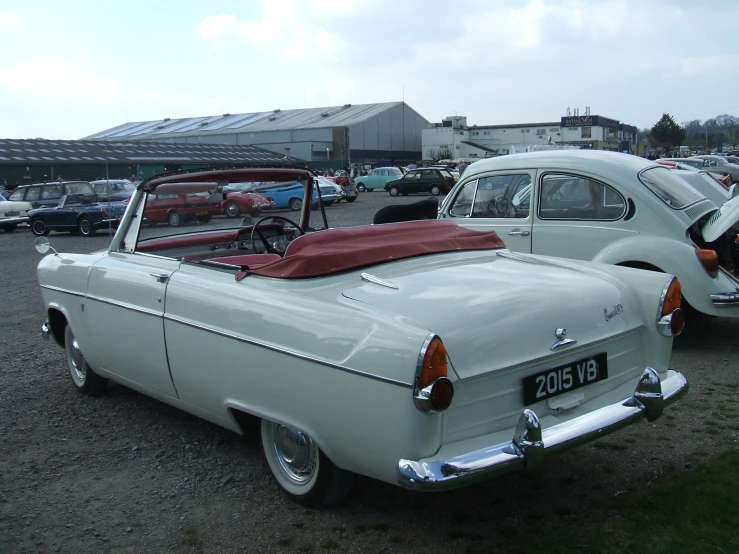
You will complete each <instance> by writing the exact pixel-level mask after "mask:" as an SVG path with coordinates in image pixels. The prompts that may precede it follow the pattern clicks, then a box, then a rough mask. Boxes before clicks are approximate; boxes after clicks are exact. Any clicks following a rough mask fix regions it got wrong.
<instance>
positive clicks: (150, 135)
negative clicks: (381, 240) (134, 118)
mask: <svg viewBox="0 0 739 554" xmlns="http://www.w3.org/2000/svg"><path fill="white" fill-rule="evenodd" d="M428 125H429V122H428V120H427V119H426V118H424V117H423V116H421V115H420V114H419V113H418V112H416V111H415V110H414V109H413V108H411V107H410V106H408V105H407V104H406V103H405V102H384V103H378V104H359V105H352V104H344V105H343V106H333V107H329V108H304V109H295V110H271V111H268V112H254V113H242V114H230V113H225V114H223V115H215V116H207V117H187V118H180V119H170V118H164V119H159V120H156V121H143V122H136V123H124V124H122V125H118V126H117V127H113V128H112V129H108V130H105V131H101V132H99V133H95V134H94V135H91V136H89V137H87V139H86V140H94V141H117V142H122V141H125V142H139V143H146V142H158V143H179V144H221V145H232V146H237V145H238V146H243V145H252V146H259V147H261V148H264V149H266V150H271V151H272V152H276V153H277V154H282V155H286V156H292V157H294V158H299V159H301V160H305V161H307V162H309V163H310V164H311V167H333V168H338V167H347V166H348V165H349V163H367V164H380V163H384V164H392V165H398V164H401V163H404V164H407V163H410V162H413V161H417V160H419V159H421V131H422V130H423V129H424V128H426V127H427V126H428Z"/></svg>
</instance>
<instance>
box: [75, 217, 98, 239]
mask: <svg viewBox="0 0 739 554" xmlns="http://www.w3.org/2000/svg"><path fill="white" fill-rule="evenodd" d="M77 232H78V233H79V234H80V235H82V236H83V237H91V236H92V235H94V234H95V227H93V226H92V221H90V218H89V217H87V216H86V215H83V216H82V217H81V218H80V220H79V221H78V222H77Z"/></svg>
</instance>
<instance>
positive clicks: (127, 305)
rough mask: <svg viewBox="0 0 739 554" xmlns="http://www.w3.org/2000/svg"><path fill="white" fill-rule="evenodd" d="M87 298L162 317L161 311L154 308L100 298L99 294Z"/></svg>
mask: <svg viewBox="0 0 739 554" xmlns="http://www.w3.org/2000/svg"><path fill="white" fill-rule="evenodd" d="M87 298H88V299H89V300H95V301H96V302H100V303H102V304H108V305H109V306H116V307H118V308H123V309H124V310H130V311H132V312H137V313H140V314H145V315H152V316H154V317H162V315H163V313H162V312H158V311H156V310H150V309H148V308H141V307H139V306H131V305H130V304H124V303H123V302H115V301H113V300H108V299H107V298H100V297H99V296H91V295H89V296H87Z"/></svg>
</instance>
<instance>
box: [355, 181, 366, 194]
mask: <svg viewBox="0 0 739 554" xmlns="http://www.w3.org/2000/svg"><path fill="white" fill-rule="evenodd" d="M357 190H358V191H359V192H364V191H365V190H367V189H366V188H364V183H359V184H358V185H357Z"/></svg>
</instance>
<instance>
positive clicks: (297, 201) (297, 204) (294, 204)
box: [290, 198, 303, 212]
mask: <svg viewBox="0 0 739 554" xmlns="http://www.w3.org/2000/svg"><path fill="white" fill-rule="evenodd" d="M302 207H303V200H302V199H301V198H291V199H290V209H291V210H293V211H296V212H297V211H298V210H300V209H301V208H302Z"/></svg>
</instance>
